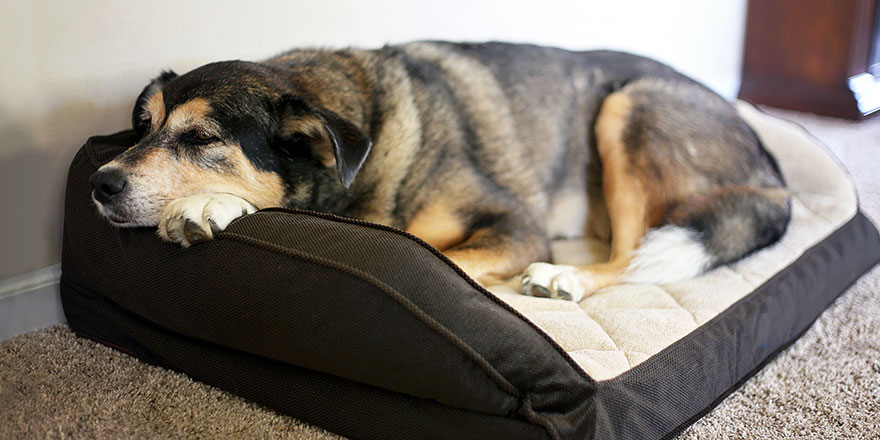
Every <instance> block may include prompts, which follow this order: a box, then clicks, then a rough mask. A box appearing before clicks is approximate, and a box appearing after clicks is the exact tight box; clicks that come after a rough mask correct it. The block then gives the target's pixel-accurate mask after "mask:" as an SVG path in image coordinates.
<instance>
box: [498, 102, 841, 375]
mask: <svg viewBox="0 0 880 440" xmlns="http://www.w3.org/2000/svg"><path fill="white" fill-rule="evenodd" d="M737 109H738V110H739V112H740V114H741V115H742V116H743V118H745V119H746V121H748V122H749V124H751V126H752V127H753V128H754V129H755V131H756V132H757V133H758V136H759V137H760V138H761V140H762V141H763V142H764V144H765V146H766V148H767V149H768V150H769V151H770V152H771V153H772V154H773V155H774V156H775V157H776V159H777V161H778V163H779V166H780V168H781V170H782V174H783V176H784V177H785V179H786V182H787V183H788V186H789V189H790V190H791V191H792V193H793V195H794V196H793V202H792V208H793V209H792V219H791V224H790V225H789V228H788V232H787V233H786V234H785V236H784V237H783V238H782V240H781V241H780V242H778V243H777V244H775V245H773V246H771V247H769V248H766V249H763V250H761V251H759V252H757V253H755V254H753V255H752V256H750V257H748V258H746V259H744V260H742V261H739V262H737V263H735V264H733V265H731V266H725V267H721V268H718V269H715V270H712V271H710V272H708V273H706V274H704V275H702V276H700V277H698V278H695V279H693V280H688V281H684V282H678V283H672V284H665V285H661V286H656V285H645V284H624V285H616V286H611V287H607V288H605V289H601V290H599V291H598V292H596V293H595V294H593V295H592V296H589V297H587V298H584V299H583V300H582V301H581V302H580V303H573V302H570V301H564V300H554V299H545V298H535V297H530V296H525V295H520V294H518V293H517V292H516V291H515V290H514V289H513V288H512V287H511V285H498V286H492V287H490V290H491V291H493V292H494V293H495V294H496V295H498V296H499V297H500V298H501V299H503V300H504V301H506V302H508V303H509V304H510V305H511V306H513V307H514V308H516V309H517V310H519V311H520V312H522V313H523V314H524V315H525V316H526V317H527V318H528V319H530V320H532V321H533V322H534V323H535V324H537V325H538V326H539V327H540V328H541V329H543V330H544V331H545V332H546V333H547V334H548V335H550V336H551V337H552V338H553V339H554V340H556V342H557V343H559V345H560V346H562V348H563V349H564V350H565V351H567V352H568V354H569V355H570V356H571V357H572V358H573V359H574V360H575V361H576V362H577V364H578V365H580V367H581V368H583V369H584V371H585V372H586V373H587V374H589V375H590V376H592V377H593V378H594V379H596V380H606V379H610V378H613V377H615V376H617V375H619V374H621V373H623V372H624V371H626V370H628V369H629V368H632V367H633V366H635V365H637V364H639V363H640V362H642V361H644V360H645V359H647V358H648V357H650V356H651V355H653V354H655V353H657V352H659V351H660V350H662V349H664V348H665V347H667V346H669V345H670V344H672V343H673V342H675V341H677V340H679V339H681V338H683V337H685V336H687V334H688V333H690V332H692V331H693V330H695V329H696V328H697V327H698V326H700V325H702V324H703V323H705V322H707V321H708V320H710V319H712V318H713V317H715V316H716V315H718V314H719V313H720V312H721V311H723V310H724V309H726V308H727V307H729V306H730V305H731V304H733V303H734V302H736V301H737V300H739V299H740V298H743V297H744V296H746V295H748V294H749V293H750V292H751V291H753V290H754V289H755V288H756V287H758V286H760V285H761V284H762V283H764V282H765V281H767V280H768V279H769V278H770V277H771V276H773V274H775V273H777V272H779V271H780V270H782V269H783V268H785V267H786V266H788V265H789V264H791V263H792V262H793V261H794V260H795V259H797V258H798V256H800V255H801V254H802V253H803V252H804V251H805V250H807V249H808V248H810V247H811V246H813V245H814V244H816V243H818V242H819V241H821V240H822V239H823V238H825V237H827V236H828V235H829V234H830V233H831V232H833V231H834V230H836V229H837V228H839V227H840V226H842V225H843V224H844V223H845V222H846V221H848V220H849V219H851V218H852V217H853V216H854V215H855V214H856V211H857V201H856V195H855V189H854V187H853V184H852V182H851V181H850V178H849V176H848V175H847V173H846V171H845V170H844V168H843V167H842V165H840V163H839V162H838V161H837V159H836V158H835V157H834V156H833V155H832V154H831V153H830V152H829V151H828V150H827V149H826V148H825V146H824V145H822V144H821V143H820V142H819V141H817V140H816V139H815V138H813V137H812V136H811V135H810V134H809V133H807V132H806V131H805V130H804V129H802V128H801V127H800V126H797V125H795V124H793V123H791V122H788V121H785V120H782V119H779V118H776V117H773V116H769V115H767V114H764V113H762V112H760V111H759V110H757V109H756V108H754V107H753V106H751V105H750V104H747V103H743V102H739V103H737ZM553 250H554V255H555V256H556V262H557V263H561V264H586V263H589V262H593V261H603V260H604V258H605V257H606V256H607V253H608V246H607V244H605V243H601V242H596V241H584V240H580V239H578V240H560V241H557V242H555V243H554V247H553Z"/></svg>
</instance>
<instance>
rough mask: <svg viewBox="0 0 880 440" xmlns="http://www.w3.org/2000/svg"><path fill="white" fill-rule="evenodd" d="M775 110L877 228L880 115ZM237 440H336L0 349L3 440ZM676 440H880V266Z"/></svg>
mask: <svg viewBox="0 0 880 440" xmlns="http://www.w3.org/2000/svg"><path fill="white" fill-rule="evenodd" d="M773 112H774V113H776V114H779V115H780V116H783V117H786V118H788V119H792V120H795V121H797V122H799V123H801V124H803V125H804V126H806V127H807V128H809V129H810V131H812V132H813V133H814V134H815V135H816V136H817V137H819V139H821V140H823V141H825V142H826V143H827V144H828V145H829V146H830V147H831V149H832V150H833V151H834V152H835V153H836V154H837V155H838V156H839V157H840V158H841V160H842V161H843V162H844V164H845V165H846V166H847V167H848V168H849V169H850V171H851V173H852V174H853V177H854V180H855V181H856V185H857V187H858V189H859V194H860V197H861V204H862V210H863V211H864V212H865V213H866V214H867V215H868V217H870V218H871V220H873V221H874V223H875V224H878V223H880V160H878V158H880V142H878V140H880V118H876V119H875V120H870V121H867V122H861V123H851V122H846V121H839V120H834V119H827V118H819V117H815V116H811V115H804V114H798V113H791V112H781V111H773ZM377 423H382V422H381V421H379V420H377ZM245 437H246V438H296V439H330V438H339V437H337V436H335V435H333V434H331V433H328V432H326V431H323V430H321V429H318V428H315V427H312V426H309V425H305V424H303V423H301V422H298V421H296V420H294V419H292V418H290V417H285V416H281V415H278V414H276V413H274V412H272V411H269V410H267V409H265V408H262V407H260V406H257V405H255V404H252V403H249V402H247V401H245V400H243V399H241V398H238V397H235V396H233V395H230V394H228V393H225V392H223V391H220V390H217V389H215V388H212V387H210V386H207V385H204V384H201V383H198V382H194V381H192V380H190V379H188V378H187V377H186V376H183V375H180V374H176V373H172V372H169V371H167V370H163V369H161V368H157V367H152V366H149V365H146V364H143V363H141V362H138V361H136V360H134V359H132V358H130V357H128V356H126V355H123V354H121V353H119V352H116V351H114V350H111V349H109V348H106V347H104V346H101V345H98V344H95V343H93V342H90V341H87V340H83V339H80V338H77V337H75V336H74V335H73V334H72V333H71V332H70V330H69V329H68V328H67V327H66V326H63V325H62V326H56V327H52V328H48V329H44V330H40V331H37V332H34V333H30V334H27V335H22V336H18V337H16V338H13V339H9V340H7V341H4V342H2V343H0V438H3V439H5V438H53V439H54V438H59V439H60V438H145V439H148V438H163V439H164V438H245ZM680 438H681V439H688V440H691V439H710V438H711V439H723V438H731V439H739V438H743V439H763V438H772V439H776V438H791V439H802V438H816V439H844V438H852V439H865V438H880V268H875V269H874V270H873V271H872V272H870V273H869V274H868V275H866V276H864V277H862V279H861V280H859V282H858V283H856V284H855V285H854V286H853V287H852V288H850V289H849V290H848V291H847V292H846V293H845V294H844V295H843V296H842V297H841V298H840V299H838V300H837V301H836V302H835V303H834V304H833V305H832V306H831V307H830V308H829V309H828V310H827V311H826V312H825V313H824V314H823V315H822V316H821V317H820V318H819V320H818V321H817V322H816V324H815V325H813V327H812V328H811V329H810V330H809V331H808V332H807V333H806V334H805V335H804V336H803V337H802V338H801V339H800V340H799V341H797V342H796V343H795V344H794V345H793V346H792V347H790V348H789V349H788V350H786V351H785V352H783V353H782V354H781V355H780V356H779V357H778V358H777V359H775V360H774V361H773V362H771V363H770V364H769V365H767V367H766V368H764V370H762V371H761V372H760V373H758V374H757V375H756V376H755V377H754V378H752V379H751V380H750V381H748V382H747V383H746V384H745V385H744V386H743V387H742V388H740V389H739V390H738V391H736V392H735V393H733V394H732V395H731V396H730V397H728V398H727V400H725V401H724V402H722V403H721V404H720V405H719V406H718V407H717V408H716V409H715V410H714V411H712V412H711V413H709V414H708V415H706V416H705V417H704V418H702V419H701V420H699V421H698V422H697V423H695V424H694V425H693V426H692V427H690V428H689V429H688V430H686V431H685V432H684V433H682V435H681V436H680Z"/></svg>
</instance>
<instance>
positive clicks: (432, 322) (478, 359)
mask: <svg viewBox="0 0 880 440" xmlns="http://www.w3.org/2000/svg"><path fill="white" fill-rule="evenodd" d="M219 236H220V237H223V238H227V239H232V240H235V241H238V242H242V243H245V244H250V245H252V246H257V247H262V248H265V249H267V250H272V251H275V252H279V253H281V254H283V255H286V256H288V257H291V258H296V259H299V260H303V261H306V262H309V263H312V264H318V265H322V266H325V267H329V268H333V269H336V270H340V271H343V272H345V273H347V274H349V275H351V276H354V277H356V278H359V279H361V280H363V281H365V282H367V283H369V284H371V285H372V286H373V287H375V288H377V289H379V291H381V292H383V293H385V294H386V295H388V296H389V297H390V298H391V299H393V300H394V301H395V302H397V303H398V304H400V305H401V306H403V308H404V310H407V311H408V312H409V313H410V315H412V316H413V317H415V318H417V319H418V320H419V321H421V322H422V323H423V324H424V325H426V326H427V327H428V328H430V329H431V330H433V331H435V332H436V333H437V334H439V335H440V336H442V337H443V338H444V339H446V340H447V342H449V343H450V344H452V345H453V346H454V347H456V348H457V349H458V350H460V351H461V352H462V353H464V354H466V355H467V356H468V357H470V358H471V360H472V361H473V362H474V363H476V364H477V365H479V366H480V368H481V369H482V370H484V371H485V372H486V373H488V376H489V377H490V378H491V379H492V381H493V382H495V383H496V385H498V386H499V387H500V388H501V389H502V390H503V391H504V392H505V394H509V395H512V396H513V397H516V398H521V397H522V396H523V393H522V392H521V391H520V390H519V389H518V388H516V386H514V385H513V384H512V383H510V382H509V381H507V379H506V378H505V377H504V376H503V375H502V374H501V373H500V372H498V370H496V369H495V367H493V366H492V365H491V364H490V363H489V361H487V360H486V359H485V358H484V357H483V356H481V355H480V354H479V353H477V352H476V350H474V349H473V348H472V347H470V345H468V344H467V343H465V342H464V341H463V340H461V338H459V337H458V335H456V334H455V333H453V332H452V331H451V330H449V329H448V328H447V327H446V326H444V325H443V324H441V323H440V322H438V321H437V320H436V319H434V318H433V317H432V316H430V315H428V314H427V313H425V312H424V311H423V310H421V309H420V308H419V307H418V306H417V305H415V304H414V303H413V302H412V301H410V300H409V299H408V298H406V297H405V296H403V295H402V294H400V292H397V291H396V290H395V289H394V288H392V287H391V286H389V285H388V284H386V283H385V282H383V281H382V280H379V279H377V278H375V277H373V276H372V275H370V274H369V273H366V272H364V271H362V270H360V269H357V268H354V267H350V266H348V265H345V264H341V263H338V262H335V261H331V260H328V259H325V258H322V257H318V256H316V255H311V254H308V253H305V252H301V251H297V250H294V249H290V248H287V247H284V246H281V245H278V244H275V243H271V242H267V241H264V240H260V239H258V238H254V237H250V236H247V235H243V234H239V233H236V232H222V233H221V234H220V235H219Z"/></svg>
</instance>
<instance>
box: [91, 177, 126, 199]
mask: <svg viewBox="0 0 880 440" xmlns="http://www.w3.org/2000/svg"><path fill="white" fill-rule="evenodd" d="M89 183H91V184H92V190H94V191H93V193H94V195H95V199H96V200H97V201H99V202H101V203H108V202H112V201H113V199H114V198H115V197H116V196H118V195H119V194H121V193H122V190H124V189H125V184H126V181H125V176H123V175H122V172H120V171H119V170H117V169H109V170H105V171H98V172H96V173H95V174H92V177H90V178H89Z"/></svg>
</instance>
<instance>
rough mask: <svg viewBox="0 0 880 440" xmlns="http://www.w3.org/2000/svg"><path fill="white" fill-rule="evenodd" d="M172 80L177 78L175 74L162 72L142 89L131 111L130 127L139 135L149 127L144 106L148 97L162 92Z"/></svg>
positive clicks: (168, 71)
mask: <svg viewBox="0 0 880 440" xmlns="http://www.w3.org/2000/svg"><path fill="white" fill-rule="evenodd" d="M174 78H177V74H176V73H174V72H172V71H170V70H166V71H163V72H162V73H161V74H160V75H159V76H158V77H157V78H155V79H154V80H152V81H150V83H149V84H147V86H146V87H144V91H142V92H141V94H140V95H139V96H138V98H137V101H135V103H134V109H133V110H132V111H131V126H132V128H134V131H136V132H137V133H138V134H139V135H141V136H143V135H144V133H145V132H146V131H147V129H148V128H149V127H150V126H149V121H148V120H147V119H146V110H145V109H144V105H145V104H146V103H147V101H148V100H149V99H150V97H152V96H153V95H155V94H156V93H157V92H158V91H160V90H162V87H164V86H165V84H167V83H168V81H171V80H172V79H174Z"/></svg>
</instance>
